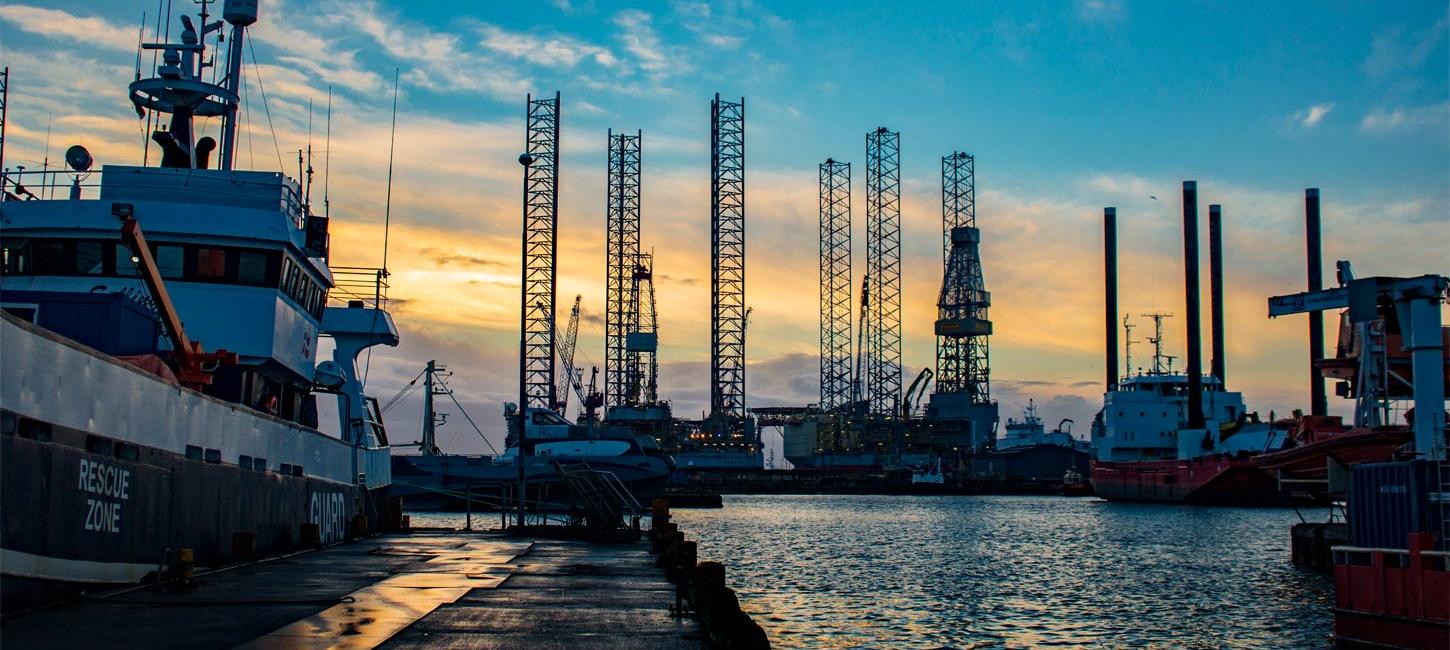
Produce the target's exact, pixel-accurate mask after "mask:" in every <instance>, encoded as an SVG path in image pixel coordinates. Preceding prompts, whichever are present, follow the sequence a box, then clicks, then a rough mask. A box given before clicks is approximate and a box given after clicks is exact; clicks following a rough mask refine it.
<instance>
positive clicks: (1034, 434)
mask: <svg viewBox="0 0 1450 650" xmlns="http://www.w3.org/2000/svg"><path fill="white" fill-rule="evenodd" d="M1072 424H1073V422H1072V420H1069V419H1067V418H1063V419H1062V421H1061V422H1058V423H1057V428H1055V429H1053V430H1052V431H1048V430H1047V428H1046V427H1045V426H1043V424H1042V418H1041V417H1039V416H1038V415H1037V401H1036V400H1034V399H1031V398H1028V400H1027V407H1026V408H1025V409H1023V411H1022V419H1021V420H1018V419H1017V418H1007V425H1006V426H1005V427H1003V428H1004V429H1006V433H1005V434H1004V435H1003V436H1002V437H1000V438H998V439H997V449H998V450H999V451H1001V450H1007V449H1013V448H1018V447H1033V446H1036V445H1056V446H1058V447H1066V448H1068V449H1081V450H1083V451H1086V450H1087V448H1088V447H1089V446H1090V445H1088V443H1086V442H1085V441H1082V440H1078V439H1076V438H1073V437H1072Z"/></svg>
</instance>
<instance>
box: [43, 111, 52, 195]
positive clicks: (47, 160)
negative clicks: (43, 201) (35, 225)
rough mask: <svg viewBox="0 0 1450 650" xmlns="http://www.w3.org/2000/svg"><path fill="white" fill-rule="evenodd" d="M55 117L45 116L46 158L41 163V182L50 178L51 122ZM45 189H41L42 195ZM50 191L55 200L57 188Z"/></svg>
mask: <svg viewBox="0 0 1450 650" xmlns="http://www.w3.org/2000/svg"><path fill="white" fill-rule="evenodd" d="M54 117H55V115H54V114H47V115H46V116H45V158H44V159H43V160H41V161H40V178H41V182H44V179H45V177H46V176H48V175H49V172H50V122H51V120H52V119H54ZM47 185H52V186H53V185H54V183H47ZM45 189H46V188H45V187H43V186H42V187H41V193H42V194H44V193H45ZM50 191H51V194H50V196H51V197H52V198H53V197H54V196H55V188H54V187H51V188H50Z"/></svg>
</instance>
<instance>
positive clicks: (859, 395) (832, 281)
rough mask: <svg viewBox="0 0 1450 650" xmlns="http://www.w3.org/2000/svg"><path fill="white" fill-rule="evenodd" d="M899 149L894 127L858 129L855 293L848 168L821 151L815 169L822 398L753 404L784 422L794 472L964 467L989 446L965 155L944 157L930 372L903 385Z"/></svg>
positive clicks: (983, 312)
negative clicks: (862, 213) (862, 134)
mask: <svg viewBox="0 0 1450 650" xmlns="http://www.w3.org/2000/svg"><path fill="white" fill-rule="evenodd" d="M900 151H901V150H900V134H899V133H898V132H895V131H891V130H889V129H887V128H885V127H881V128H877V129H875V130H873V131H871V132H869V133H867V134H866V271H865V273H864V274H863V279H862V282H861V284H860V287H861V295H860V297H859V299H858V300H857V299H853V297H852V295H851V289H852V287H853V286H855V283H854V282H853V277H852V274H851V164H850V163H849V162H843V161H839V160H836V159H834V158H829V159H827V160H826V161H825V162H824V163H821V165H820V236H821V246H820V263H821V264H820V266H821V270H820V283H821V290H820V298H821V321H820V346H821V347H820V349H821V358H820V379H821V393H820V401H819V402H818V403H817V404H814V405H811V406H808V407H804V408H776V409H756V410H755V413H756V414H757V415H760V416H761V418H762V425H774V426H780V427H781V428H782V435H783V438H784V440H785V456H786V459H787V460H789V461H790V462H791V464H792V465H794V466H795V467H796V468H797V469H818V470H866V471H875V470H888V471H889V470H893V469H918V470H922V469H925V468H927V467H928V466H930V465H931V464H932V463H936V464H937V466H938V467H941V466H943V465H944V464H945V465H946V466H950V467H953V468H956V471H963V470H966V469H967V467H968V465H969V464H970V462H971V461H972V460H973V459H976V458H977V457H979V456H981V455H982V454H985V453H987V452H990V451H991V450H992V449H993V448H994V444H995V438H996V429H997V421H998V417H997V403H996V402H994V401H993V400H992V395H991V370H990V364H989V354H988V337H990V336H991V334H992V321H991V320H990V319H989V317H988V313H987V312H988V308H989V307H990V306H991V294H990V293H989V292H988V291H987V289H986V283H985V281H984V279H983V276H982V258H981V250H980V243H981V231H979V230H978V229H977V223H976V221H977V220H976V178H975V164H976V161H975V158H974V157H973V156H972V155H971V154H969V153H965V152H961V151H954V152H952V153H950V154H948V155H946V156H943V157H942V159H941V182H942V195H941V196H942V282H941V291H940V293H939V294H938V299H937V314H936V321H935V324H934V330H935V334H936V368H935V370H933V369H931V368H924V369H922V370H921V372H920V373H919V374H917V375H916V377H915V379H914V380H913V381H912V382H911V383H910V384H909V385H908V386H907V388H906V390H905V392H903V391H902V379H903V370H904V368H903V365H902V358H901V319H902V315H901V173H900V159H901V156H900ZM856 306H859V311H857V312H856V313H857V317H856V318H857V320H856V327H855V329H854V336H853V328H852V316H853V311H855V310H853V307H856ZM853 339H854V349H853ZM933 380H934V381H935V386H934V387H933V388H931V389H930V390H929V386H930V385H931V384H932V382H933ZM923 399H925V400H926V406H925V408H924V409H923V408H922V404H921V402H922V400H923ZM943 461H945V463H943Z"/></svg>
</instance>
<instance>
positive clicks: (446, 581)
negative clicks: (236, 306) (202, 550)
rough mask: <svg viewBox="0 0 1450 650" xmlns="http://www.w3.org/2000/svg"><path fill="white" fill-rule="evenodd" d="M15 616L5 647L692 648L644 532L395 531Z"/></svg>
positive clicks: (1, 635)
mask: <svg viewBox="0 0 1450 650" xmlns="http://www.w3.org/2000/svg"><path fill="white" fill-rule="evenodd" d="M198 581H199V582H200V585H199V586H198V587H197V588H195V589H193V590H191V591H188V592H186V593H162V592H155V591H151V590H140V591H133V592H130V593H126V594H121V595H116V596H112V597H110V598H106V599H102V600H95V601H93V602H90V603H87V604H84V605H77V606H69V607H64V608H60V609H55V610H51V611H47V612H42V613H39V614H34V615H31V616H26V617H23V618H19V619H16V620H14V621H10V622H8V623H6V624H5V625H4V626H3V627H0V644H3V645H4V646H6V647H17V648H19V647H48V648H72V647H73V648H81V647H85V648H96V647H121V646H124V647H151V648H199V647H243V648H248V649H271V648H348V649H352V648H357V649H363V648H376V647H383V648H423V647H427V648H488V649H494V648H537V649H549V648H594V647H597V648H605V647H607V648H646V647H648V648H698V647H704V646H705V641H704V636H703V634H702V633H701V631H700V628H699V625H698V623H697V622H695V621H694V620H693V619H679V618H675V617H673V616H672V615H671V614H670V611H669V607H670V605H671V604H673V602H674V586H673V585H671V584H670V583H669V582H668V581H667V580H665V577H664V574H663V572H662V571H661V570H660V569H659V568H657V567H655V565H654V558H653V556H651V555H650V553H649V551H648V549H647V547H646V546H645V545H644V544H643V543H631V544H590V543H586V542H575V541H556V540H521V539H515V538H509V537H504V536H501V535H496V534H487V533H463V532H424V533H413V534H407V535H387V536H381V537H376V538H372V539H368V540H363V541H359V542H353V543H351V544H343V545H340V546H335V547H332V548H329V549H327V550H323V551H316V552H310V553H303V554H299V555H294V556H291V557H288V558H284V559H279V560H274V561H269V562H264V563H259V564H255V565H251V566H246V567H240V568H236V569H232V570H229V571H223V572H218V573H214V574H210V575H204V576H202V577H200V578H198Z"/></svg>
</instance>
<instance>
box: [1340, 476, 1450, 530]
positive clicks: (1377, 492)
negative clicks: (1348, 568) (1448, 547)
mask: <svg viewBox="0 0 1450 650" xmlns="http://www.w3.org/2000/svg"><path fill="white" fill-rule="evenodd" d="M1437 469H1438V468H1437V465H1436V463H1433V462H1431V461H1427V460H1414V461H1404V462H1398V463H1363V464H1360V465H1355V466H1354V478H1353V481H1352V484H1351V486H1350V490H1349V503H1348V510H1349V513H1348V518H1349V531H1350V534H1349V539H1350V544H1352V545H1354V546H1359V547H1368V548H1393V549H1403V548H1407V547H1408V537H1409V535H1410V533H1422V532H1429V533H1434V534H1435V535H1436V536H1437V537H1439V535H1440V531H1441V526H1440V522H1441V520H1442V518H1443V517H1444V512H1443V510H1442V507H1441V504H1440V501H1439V499H1438V498H1432V495H1438V492H1439V489H1440V488H1439V486H1438V481H1439V476H1438V475H1439V472H1438V471H1437ZM1445 542H1446V540H1443V539H1439V540H1437V544H1436V545H1437V547H1442V548H1443V547H1444V545H1445Z"/></svg>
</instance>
